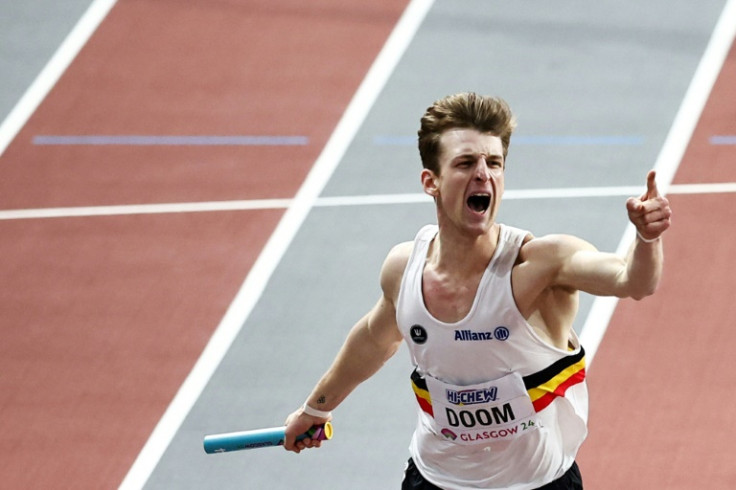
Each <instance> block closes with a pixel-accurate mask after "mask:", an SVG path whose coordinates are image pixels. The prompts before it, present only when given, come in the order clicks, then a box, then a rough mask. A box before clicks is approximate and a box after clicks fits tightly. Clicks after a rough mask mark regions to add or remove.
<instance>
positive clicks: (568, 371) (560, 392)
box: [524, 348, 585, 412]
mask: <svg viewBox="0 0 736 490" xmlns="http://www.w3.org/2000/svg"><path fill="white" fill-rule="evenodd" d="M561 361H564V362H561ZM572 361H574V362H572ZM584 380H585V353H584V352H583V349H582V348H581V349H580V352H579V353H578V354H575V355H573V356H569V357H566V358H563V359H561V360H560V361H557V362H555V363H554V364H552V365H551V366H550V367H548V368H546V369H543V370H542V371H539V372H538V373H535V374H532V375H529V376H525V377H524V384H525V385H526V387H527V392H528V393H529V398H531V400H532V404H533V405H534V410H535V411H537V412H539V411H541V410H543V409H545V408H546V407H547V406H549V404H550V403H552V401H554V399H555V398H557V397H559V396H565V392H566V391H567V389H568V388H569V387H570V386H573V385H576V384H578V383H582V382H583V381H584ZM533 381H539V383H538V384H537V385H532V384H531V382H533Z"/></svg>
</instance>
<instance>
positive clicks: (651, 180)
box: [641, 170, 659, 201]
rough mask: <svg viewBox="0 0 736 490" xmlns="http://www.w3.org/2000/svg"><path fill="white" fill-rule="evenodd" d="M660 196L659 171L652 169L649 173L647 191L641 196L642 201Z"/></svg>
mask: <svg viewBox="0 0 736 490" xmlns="http://www.w3.org/2000/svg"><path fill="white" fill-rule="evenodd" d="M655 197H659V189H657V172H656V171H654V170H650V171H649V173H648V174H647V192H646V193H645V194H644V195H643V196H641V200H642V201H646V200H647V199H654V198H655Z"/></svg>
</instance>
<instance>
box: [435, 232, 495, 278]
mask: <svg viewBox="0 0 736 490" xmlns="http://www.w3.org/2000/svg"><path fill="white" fill-rule="evenodd" d="M499 233H500V226H499V225H498V223H493V225H492V226H491V228H490V229H489V230H488V231H487V232H486V233H483V234H480V235H469V234H463V233H459V232H458V230H455V229H453V228H451V227H443V226H442V225H440V230H439V233H438V235H437V238H436V239H435V241H434V243H433V244H432V250H431V252H430V259H431V261H432V262H433V263H434V264H435V266H436V267H437V268H438V269H445V270H452V271H454V272H455V273H460V274H464V273H474V272H477V271H478V270H484V269H485V268H486V266H488V262H490V260H491V257H493V253H494V252H495V251H496V246H497V244H498V236H499Z"/></svg>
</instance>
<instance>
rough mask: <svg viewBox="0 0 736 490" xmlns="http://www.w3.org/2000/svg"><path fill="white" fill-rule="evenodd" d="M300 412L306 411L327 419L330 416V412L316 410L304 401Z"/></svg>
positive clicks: (313, 415)
mask: <svg viewBox="0 0 736 490" xmlns="http://www.w3.org/2000/svg"><path fill="white" fill-rule="evenodd" d="M302 412H304V413H306V414H307V415H311V416H312V417H319V418H321V419H328V418H330V417H332V413H331V412H324V411H322V410H317V409H316V408H312V407H310V406H309V405H307V403H306V402H305V403H304V405H302Z"/></svg>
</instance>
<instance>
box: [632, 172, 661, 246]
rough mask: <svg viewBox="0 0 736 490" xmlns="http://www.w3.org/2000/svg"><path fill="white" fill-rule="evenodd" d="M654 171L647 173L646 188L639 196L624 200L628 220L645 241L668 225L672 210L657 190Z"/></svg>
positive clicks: (652, 239)
mask: <svg viewBox="0 0 736 490" xmlns="http://www.w3.org/2000/svg"><path fill="white" fill-rule="evenodd" d="M655 179H656V172H655V171H654V170H650V171H649V173H648V174H647V190H646V192H645V193H644V194H642V195H641V197H638V198H637V197H630V198H628V199H627V200H626V210H627V211H628V213H629V220H630V221H631V222H632V223H633V224H634V226H636V231H637V232H638V234H639V236H640V237H641V238H643V239H644V240H645V241H654V240H656V239H657V238H659V237H660V236H661V235H662V233H664V232H665V230H667V228H669V227H670V222H671V217H672V210H671V209H670V202H669V201H668V200H667V198H666V197H664V196H662V195H661V194H660V193H659V190H657V182H656V180H655Z"/></svg>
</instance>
